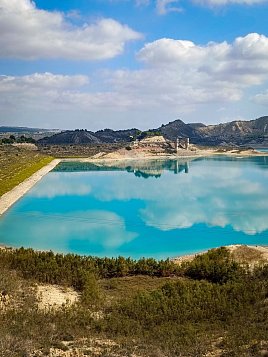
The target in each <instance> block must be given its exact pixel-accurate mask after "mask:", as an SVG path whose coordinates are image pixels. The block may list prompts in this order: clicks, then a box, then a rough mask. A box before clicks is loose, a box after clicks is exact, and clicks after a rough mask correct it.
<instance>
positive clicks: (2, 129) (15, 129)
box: [0, 126, 58, 133]
mask: <svg viewBox="0 0 268 357" xmlns="http://www.w3.org/2000/svg"><path fill="white" fill-rule="evenodd" d="M47 131H48V132H51V131H58V129H39V128H27V127H23V126H0V133H37V132H39V133H40V132H47Z"/></svg>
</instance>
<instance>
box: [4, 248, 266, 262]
mask: <svg viewBox="0 0 268 357" xmlns="http://www.w3.org/2000/svg"><path fill="white" fill-rule="evenodd" d="M222 247H224V248H226V249H227V250H228V251H229V252H230V254H231V256H233V259H235V260H236V261H238V262H240V263H247V264H248V265H249V267H254V266H255V265H256V264H268V245H254V244H230V245H222V246H218V247H212V248H208V249H205V250H201V251H197V252H196V253H192V254H183V255H178V256H175V257H167V258H165V259H169V260H170V261H171V262H172V263H174V264H178V265H181V264H183V263H188V262H191V261H192V260H193V259H194V258H195V257H197V256H201V255H203V254H206V253H207V252H208V251H210V250H213V249H219V248H222ZM20 248H24V249H33V248H25V247H12V246H7V245H4V244H1V243H0V250H11V251H15V250H18V249H20ZM33 250H34V251H35V252H48V250H38V249H33ZM52 252H53V251H52ZM53 253H54V254H57V252H53ZM59 254H63V255H66V254H70V253H59ZM71 254H73V253H71ZM77 255H78V256H84V255H80V254H77ZM243 255H244V256H243ZM90 256H91V255H90ZM94 257H98V256H97V255H96V256H94ZM111 258H116V257H111ZM125 258H128V257H125ZM131 259H132V258H131ZM139 259H142V257H141V258H135V259H134V258H133V260H136V261H138V260H139ZM153 259H155V260H156V261H160V260H162V259H157V258H153Z"/></svg>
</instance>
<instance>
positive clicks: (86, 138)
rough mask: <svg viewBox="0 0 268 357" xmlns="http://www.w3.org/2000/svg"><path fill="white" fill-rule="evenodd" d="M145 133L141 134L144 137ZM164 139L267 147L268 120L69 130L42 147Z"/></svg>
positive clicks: (267, 117) (177, 121) (178, 121)
mask: <svg viewBox="0 0 268 357" xmlns="http://www.w3.org/2000/svg"><path fill="white" fill-rule="evenodd" d="M141 133H142V134H141ZM154 133H155V134H156V135H159V134H161V135H163V136H164V137H165V138H166V139H169V140H175V139H176V138H177V137H182V138H186V137H188V138H190V142H192V143H194V144H199V145H244V146H245V145H247V146H251V145H252V146H254V145H265V146H266V145H267V146H268V116H264V117H261V118H258V119H255V120H250V121H233V122H229V123H225V124H217V125H205V124H202V123H191V124H186V123H184V122H183V121H182V120H180V119H177V120H174V121H173V122H170V123H168V124H165V125H164V124H163V125H162V126H161V127H160V128H156V129H150V130H149V131H146V132H141V131H140V130H138V129H128V130H111V129H105V130H99V131H96V132H92V131H87V130H68V131H64V132H61V133H58V134H55V135H53V136H51V137H49V138H43V139H41V140H40V141H39V143H40V144H59V145H61V144H92V143H95V144H96V143H115V142H130V141H132V140H133V138H137V137H141V136H142V137H143V138H144V137H146V135H148V136H152V135H154Z"/></svg>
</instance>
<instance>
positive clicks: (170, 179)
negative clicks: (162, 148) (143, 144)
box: [0, 156, 268, 258]
mask: <svg viewBox="0 0 268 357" xmlns="http://www.w3.org/2000/svg"><path fill="white" fill-rule="evenodd" d="M0 243H1V244H6V245H9V246H15V247H20V246H24V247H32V248H34V249H42V250H53V251H56V252H64V253H67V252H72V253H78V254H86V255H98V256H118V255H122V256H131V257H133V258H139V257H143V256H145V257H155V258H166V257H174V256H177V255H181V254H188V253H192V252H197V251H202V250H205V249H208V248H212V247H217V246H221V245H227V244H241V243H246V244H262V245H267V244H268V157H265V156H263V157H251V158H228V157H219V158H202V159H195V160H190V161H176V160H173V161H160V160H159V161H157V160H154V161H147V162H146V161H144V162H134V161H129V162H127V163H122V162H117V163H114V164H113V166H111V167H103V166H100V165H99V166H97V165H93V164H89V163H87V164H85V163H81V164H79V163H62V164H60V165H58V166H57V167H56V168H55V169H54V170H53V171H52V172H50V173H49V174H48V175H46V176H45V177H44V178H43V179H42V180H41V181H40V182H39V183H38V184H36V185H35V186H34V187H33V188H32V189H31V190H30V191H29V192H28V193H27V194H26V195H25V196H24V197H22V198H21V199H20V200H19V201H18V202H17V203H16V204H15V205H14V206H13V207H12V208H11V209H10V210H9V211H7V212H6V213H5V214H4V215H3V216H2V217H1V218H0Z"/></svg>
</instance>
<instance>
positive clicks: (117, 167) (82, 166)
mask: <svg viewBox="0 0 268 357" xmlns="http://www.w3.org/2000/svg"><path fill="white" fill-rule="evenodd" d="M193 160H198V159H193ZM190 161H192V160H187V161H185V159H182V160H144V161H131V163H130V162H125V161H124V162H123V161H118V162H117V163H116V164H115V163H114V162H112V163H110V162H106V163H105V164H104V163H92V162H61V163H60V164H59V165H58V166H57V167H56V168H55V169H54V170H53V171H56V172H83V171H127V172H130V173H134V175H135V176H136V177H143V178H149V177H155V178H158V177H160V176H161V175H162V174H163V172H164V171H172V172H174V174H179V173H188V172H189V163H190Z"/></svg>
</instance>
